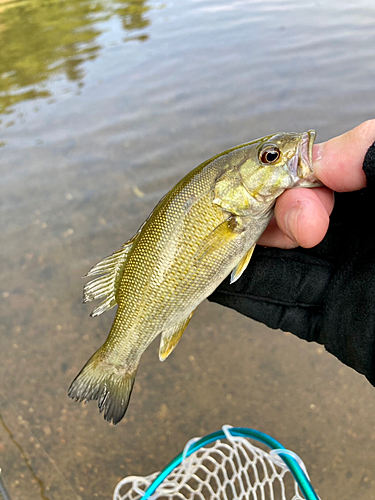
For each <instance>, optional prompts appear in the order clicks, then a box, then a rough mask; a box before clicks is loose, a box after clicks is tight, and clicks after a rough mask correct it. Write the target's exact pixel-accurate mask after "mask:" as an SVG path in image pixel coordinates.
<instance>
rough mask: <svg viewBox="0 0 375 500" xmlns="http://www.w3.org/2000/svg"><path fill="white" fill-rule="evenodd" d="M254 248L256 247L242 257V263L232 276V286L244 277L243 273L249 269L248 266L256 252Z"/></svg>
mask: <svg viewBox="0 0 375 500" xmlns="http://www.w3.org/2000/svg"><path fill="white" fill-rule="evenodd" d="M254 248H255V245H254V246H252V247H251V248H250V250H248V251H247V252H246V253H245V255H244V256H243V257H242V259H241V260H240V262H239V263H238V264H237V266H236V267H235V268H234V269H233V271H232V274H231V275H230V284H232V283H234V282H235V281H237V280H238V279H239V278H240V277H241V276H242V273H243V272H244V271H245V269H246V268H247V266H248V264H249V262H250V259H251V256H252V255H253V252H254Z"/></svg>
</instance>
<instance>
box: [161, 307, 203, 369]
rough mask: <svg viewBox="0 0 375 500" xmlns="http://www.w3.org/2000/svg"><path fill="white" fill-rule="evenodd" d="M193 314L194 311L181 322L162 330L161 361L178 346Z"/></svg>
mask: <svg viewBox="0 0 375 500" xmlns="http://www.w3.org/2000/svg"><path fill="white" fill-rule="evenodd" d="M193 314H194V311H193V312H192V313H191V314H190V315H189V316H188V317H187V318H185V319H184V320H183V321H181V322H180V323H177V324H176V325H173V326H172V327H171V328H169V329H168V330H165V331H164V332H162V334H161V339H160V348H159V359H160V361H164V360H166V359H167V357H168V356H169V355H170V353H171V352H172V351H173V349H174V348H175V347H176V345H177V344H178V342H179V341H180V338H181V336H182V334H183V333H184V331H185V328H186V327H187V326H188V323H189V321H190V319H191V317H192V316H193Z"/></svg>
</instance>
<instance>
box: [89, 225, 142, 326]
mask: <svg viewBox="0 0 375 500" xmlns="http://www.w3.org/2000/svg"><path fill="white" fill-rule="evenodd" d="M136 236H137V235H135V236H133V238H131V239H130V240H129V241H127V242H126V243H124V244H123V246H122V247H121V248H120V250H117V252H115V253H113V254H112V255H110V256H109V257H106V258H105V259H103V260H101V261H100V262H98V264H96V265H95V266H94V267H93V268H92V269H91V270H90V271H89V272H88V273H87V274H86V276H93V275H95V274H103V276H100V278H96V279H94V280H92V281H89V282H88V283H86V285H85V286H84V288H83V302H91V301H92V300H95V299H101V298H103V297H105V300H104V301H103V302H102V303H101V304H99V306H98V307H97V308H96V309H94V310H93V312H92V313H91V316H99V314H102V313H103V312H105V311H108V310H109V309H112V307H114V306H115V305H116V304H117V301H116V292H117V289H118V287H119V285H120V282H121V278H122V275H123V271H124V267H125V263H126V260H127V257H128V253H129V252H130V250H131V249H132V247H133V244H134V241H135V239H136ZM86 276H85V277H86Z"/></svg>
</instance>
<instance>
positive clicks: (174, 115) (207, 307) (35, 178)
mask: <svg viewBox="0 0 375 500" xmlns="http://www.w3.org/2000/svg"><path fill="white" fill-rule="evenodd" d="M374 28H375V5H374V3H373V2H372V1H370V0H360V1H355V2H354V1H349V0H345V1H340V2H339V1H335V0H331V1H328V2H322V1H311V2H303V3H302V2H297V1H296V0H290V1H280V0H278V1H277V0H265V1H241V0H238V1H235V0H233V1H231V2H228V1H224V0H215V1H203V0H196V1H187V0H180V1H178V2H177V1H176V2H171V1H168V0H167V1H165V2H164V1H163V2H158V1H149V2H148V1H142V0H128V1H117V2H115V1H111V0H108V1H107V2H99V1H98V2H95V1H93V0H91V1H89V0H74V1H72V0H64V1H61V0H60V1H56V0H51V1H49V2H42V1H41V0H25V1H22V2H19V1H8V0H5V1H4V0H0V122H1V123H0V145H1V147H0V186H1V195H0V210H1V239H2V243H1V247H0V248H1V262H2V265H1V269H0V278H1V279H0V292H1V294H2V298H1V303H0V308H1V318H2V320H1V324H0V413H1V415H2V418H1V419H0V467H1V468H2V471H3V472H2V478H3V480H4V482H5V484H6V486H7V488H8V490H9V492H10V494H11V496H12V499H13V500H17V499H21V498H26V497H27V498H28V499H29V500H34V499H39V498H41V497H42V498H44V499H45V498H48V499H50V500H52V499H60V498H76V497H78V496H80V497H82V498H83V499H91V498H93V497H95V498H100V499H104V498H110V497H111V494H112V492H113V489H114V487H115V484H116V482H117V481H118V480H119V479H120V478H122V477H124V476H127V475H131V474H142V475H145V474H149V473H151V472H154V471H155V470H159V469H160V468H162V467H163V466H164V465H165V464H166V463H167V462H168V461H169V460H170V459H171V458H172V457H173V456H174V455H175V454H177V453H178V452H179V451H180V450H181V449H182V448H183V446H184V444H185V443H186V441H188V440H189V439H190V438H191V437H193V436H196V435H203V434H205V433H208V432H211V431H214V430H216V429H218V428H220V426H221V425H222V424H225V423H229V424H232V425H242V426H249V427H253V428H257V429H259V430H262V431H264V432H268V433H270V434H271V435H272V436H274V437H275V438H276V439H278V440H279V441H281V442H282V443H283V444H284V445H285V446H287V447H289V448H291V449H293V450H295V451H296V452H297V453H299V454H300V455H301V457H302V458H303V460H304V461H305V463H306V465H307V467H308V469H309V471H310V473H311V478H312V482H313V484H314V486H315V487H316V489H317V491H318V493H319V495H320V496H321V498H330V499H331V500H335V499H340V500H345V499H352V498H356V499H357V500H361V499H368V498H369V494H370V495H371V492H374V491H375V479H374V474H373V465H372V464H373V463H374V461H375V451H374V443H375V432H374V425H373V418H374V417H373V415H374V410H375V390H374V389H373V388H372V387H371V386H370V385H369V384H368V383H367V382H366V380H365V379H364V378H363V377H361V376H360V375H358V374H356V373H355V372H354V371H352V370H350V369H349V368H346V367H344V366H343V365H341V364H340V363H339V362H338V361H337V360H336V359H334V358H333V357H332V356H330V355H329V354H327V353H325V352H324V350H323V349H322V348H321V347H319V346H317V345H313V344H307V343H305V342H302V341H300V340H298V339H297V338H294V337H293V336H291V335H286V334H283V333H281V332H274V331H272V330H269V329H267V328H266V327H263V326H262V325H260V324H257V323H255V322H252V321H250V320H248V319H246V318H244V317H241V316H240V315H238V314H236V313H234V312H232V311H229V310H226V309H224V308H221V307H219V306H217V305H214V304H208V303H206V302H205V303H204V304H202V305H201V306H200V307H199V309H198V311H197V313H196V314H195V315H194V318H193V320H192V322H191V323H190V325H189V328H188V330H187V332H186V333H185V334H184V336H183V339H182V340H181V344H180V346H179V347H178V349H176V351H175V352H174V353H173V355H172V356H171V357H170V358H169V359H168V360H167V362H166V363H164V364H160V363H159V361H158V358H157V345H156V343H154V344H153V345H152V346H151V347H150V348H149V349H148V350H147V351H146V353H145V354H144V356H143V358H142V362H141V365H140V369H139V371H138V376H137V381H136V386H135V390H134V394H133V396H132V400H131V404H130V408H129V410H128V413H127V416H126V419H125V421H124V422H122V423H121V424H119V425H118V426H117V427H112V426H109V425H108V424H107V423H105V422H104V420H103V419H102V417H101V416H99V414H98V412H97V408H96V406H95V405H94V404H89V405H87V406H81V405H78V404H76V403H74V402H72V401H71V400H69V399H68V398H67V395H66V390H67V387H68V386H69V384H70V382H71V380H72V378H73V377H74V376H75V375H76V373H77V371H78V370H79V369H80V368H81V366H82V365H83V363H84V362H85V361H86V360H87V358H88V357H89V356H90V355H91V354H92V352H93V351H94V350H95V349H96V348H97V347H98V346H99V345H100V344H101V342H102V341H103V340H104V339H105V337H106V335H107V333H108V331H109V328H110V325H111V321H112V318H113V311H112V312H109V313H106V314H105V315H103V316H102V317H99V318H96V319H91V318H89V317H88V314H89V312H90V311H91V309H90V307H89V306H87V305H82V304H81V291H82V281H81V276H83V275H84V274H85V273H86V272H87V270H88V269H89V268H90V266H91V265H93V264H94V263H95V262H97V261H98V260H99V259H101V258H102V257H104V256H105V255H108V254H109V253H111V252H113V251H114V250H116V249H117V248H118V247H119V246H120V245H121V244H122V243H123V242H124V241H125V240H127V239H128V238H129V237H130V236H131V235H132V234H134V232H135V231H136V230H137V228H138V227H139V225H140V224H141V223H142V221H143V220H144V219H145V217H146V216H147V215H148V213H149V212H150V211H151V210H152V208H153V206H154V205H155V204H156V202H157V201H158V199H159V198H160V197H161V196H162V195H163V194H164V193H165V192H166V191H167V190H168V189H169V188H171V187H172V186H173V184H174V183H175V182H176V181H177V180H179V179H180V178H181V176H183V175H184V174H185V173H187V172H188V171H189V170H190V169H192V168H193V167H195V166H196V165H198V164H199V163H200V162H202V161H203V160H205V159H207V158H209V157H210V156H212V155H214V154H216V153H218V152H219V151H222V150H224V149H227V148H228V147H231V146H233V145H235V144H239V143H241V142H246V141H248V140H251V139H254V138H256V137H259V136H262V135H264V134H268V133H271V132H273V131H279V130H287V131H291V130H297V131H302V130H306V129H309V128H315V129H316V130H317V132H318V140H325V139H328V138H329V137H332V136H334V135H337V134H339V133H342V132H344V131H346V130H348V129H349V128H351V127H353V126H355V125H357V124H358V123H360V122H362V121H364V120H365V119H368V118H373V117H374V115H375V106H374V94H375V84H374V82H375V29H374Z"/></svg>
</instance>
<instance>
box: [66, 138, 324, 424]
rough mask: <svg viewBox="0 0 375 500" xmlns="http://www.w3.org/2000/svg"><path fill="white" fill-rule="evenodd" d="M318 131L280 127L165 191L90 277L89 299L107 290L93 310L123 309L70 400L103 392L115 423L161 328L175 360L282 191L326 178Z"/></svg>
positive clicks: (243, 262)
mask: <svg viewBox="0 0 375 500" xmlns="http://www.w3.org/2000/svg"><path fill="white" fill-rule="evenodd" d="M314 137H315V133H314V132H313V131H310V132H305V133H302V134H293V133H291V134H286V133H281V134H274V135H271V136H267V137H264V138H262V139H258V140H256V141H252V142H250V143H247V144H244V145H241V146H236V147H235V148H232V149H230V150H228V151H225V152H224V153H221V154H219V155H217V156H215V157H213V158H211V159H210V160H207V161H206V162H204V163H203V164H201V165H200V166H198V167H196V168H195V169H194V170H193V171H192V172H190V173H189V174H188V175H186V176H185V177H184V178H183V179H182V180H181V181H180V182H179V183H178V184H177V185H176V186H175V187H174V188H172V189H171V191H170V192H169V193H167V195H166V196H165V197H164V198H162V200H161V201H160V202H159V204H158V205H157V206H156V207H155V209H154V211H153V212H152V213H151V214H150V216H149V217H148V219H147V220H146V221H145V222H144V224H143V225H142V226H141V228H140V229H139V231H138V233H137V234H136V235H135V236H134V237H133V238H131V239H130V240H129V241H128V242H127V243H125V244H124V245H123V247H122V248H121V249H120V250H118V251H117V252H115V254H113V255H112V256H110V257H107V258H106V259H104V260H103V261H101V262H99V263H98V264H97V265H96V266H94V267H93V268H92V269H91V271H90V272H89V273H88V276H91V275H94V274H102V275H103V276H102V277H100V278H97V279H96V280H94V281H91V282H89V283H87V284H86V285H85V288H84V300H85V301H89V300H93V299H95V298H103V297H105V300H104V301H103V302H102V304H101V305H100V306H99V307H98V308H96V309H95V310H94V312H93V315H98V314H101V313H102V312H104V311H105V310H108V309H110V308H111V307H114V305H116V304H118V309H117V313H116V316H115V319H114V322H113V325H112V328H111V331H110V333H109V335H108V337H107V340H106V341H105V342H104V344H103V345H102V346H101V347H100V349H98V351H96V353H94V354H93V356H92V357H91V358H90V359H89V361H88V362H87V363H86V365H85V366H84V367H83V369H82V370H81V372H80V373H79V374H78V375H77V377H76V378H75V379H74V381H73V382H72V384H71V386H70V389H69V396H70V397H71V398H73V399H76V400H78V401H90V400H92V399H96V400H98V406H99V410H100V411H104V417H105V418H106V419H107V420H108V421H110V422H113V423H114V424H116V423H117V422H119V421H120V420H121V419H122V417H123V416H124V414H125V411H126V409H127V406H128V403H129V398H130V395H131V392H132V388H133V384H134V379H135V375H136V372H137V368H138V364H139V360H140V357H141V355H142V353H143V352H144V350H145V349H146V348H147V347H148V345H149V344H150V343H151V342H152V341H153V340H154V339H155V337H156V336H158V335H159V334H161V342H160V350H159V358H160V360H164V359H166V358H167V357H168V356H169V354H170V353H171V352H172V351H173V349H174V348H175V347H176V345H177V343H178V341H179V340H180V338H181V335H182V333H183V331H184V329H185V328H186V326H187V324H188V322H189V321H190V318H191V316H192V314H193V312H194V310H195V309H196V307H197V306H198V305H199V304H200V303H201V302H202V301H203V300H204V299H205V298H206V297H207V296H208V295H210V294H211V293H212V292H213V291H214V290H215V288H216V287H217V286H218V285H219V284H220V283H221V281H222V280H223V279H224V278H225V277H226V276H228V275H229V274H230V273H231V272H232V281H235V280H236V279H239V277H240V276H241V274H242V273H243V271H244V270H245V268H246V266H247V265H248V263H249V260H250V258H251V255H252V252H253V249H254V246H255V244H256V242H257V241H258V239H259V237H260V236H261V234H262V233H263V231H264V229H265V228H266V226H267V224H268V222H269V220H270V218H271V217H272V215H273V206H274V203H275V201H276V199H277V197H278V196H279V195H280V194H281V193H282V192H283V191H284V190H285V189H288V188H292V187H296V186H303V187H316V186H318V185H320V184H319V183H318V182H317V181H316V179H315V178H314V176H313V173H312V144H313V141H314ZM268 154H270V156H269V158H270V161H268V159H267V158H268V156H267V155H268ZM271 160H272V161H271ZM301 172H302V173H303V175H299V174H298V173H301Z"/></svg>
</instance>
